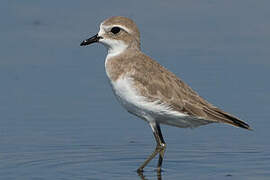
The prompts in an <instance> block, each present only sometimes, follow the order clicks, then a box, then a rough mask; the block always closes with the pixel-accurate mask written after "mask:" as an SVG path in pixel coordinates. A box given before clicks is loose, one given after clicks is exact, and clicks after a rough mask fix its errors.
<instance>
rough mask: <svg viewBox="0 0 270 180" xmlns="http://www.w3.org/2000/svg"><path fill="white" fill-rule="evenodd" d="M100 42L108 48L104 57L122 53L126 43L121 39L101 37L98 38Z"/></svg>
mask: <svg viewBox="0 0 270 180" xmlns="http://www.w3.org/2000/svg"><path fill="white" fill-rule="evenodd" d="M100 42H101V43H102V44H104V45H105V46H106V47H107V49H108V54H107V57H106V59H108V58H111V57H114V56H118V55H119V54H121V53H123V52H124V51H125V50H126V49H127V47H128V45H126V44H125V43H124V42H123V41H121V40H114V39H102V40H100Z"/></svg>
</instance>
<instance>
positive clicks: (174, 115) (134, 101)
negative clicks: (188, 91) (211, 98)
mask: <svg viewBox="0 0 270 180" xmlns="http://www.w3.org/2000/svg"><path fill="white" fill-rule="evenodd" d="M111 84H112V88H113V90H114V93H115V95H116V97H117V99H118V100H119V102H120V103H121V104H122V106H123V107H125V109H127V111H128V112H130V113H132V114H134V115H136V116H139V117H141V118H142V119H144V120H146V121H149V122H151V121H157V122H159V123H162V124H167V125H172V126H177V127H183V128H186V127H196V126H200V125H204V124H208V123H209V121H205V120H203V119H198V118H197V119H194V118H193V117H190V116H188V115H186V114H184V113H181V112H178V111H174V110H172V109H171V108H170V106H169V105H168V104H164V103H162V102H161V101H154V102H153V101H149V99H147V97H144V96H141V95H140V93H139V92H138V91H139V90H138V89H136V87H135V86H134V85H133V80H132V78H130V77H127V76H122V77H120V78H119V79H118V80H117V81H115V82H112V81H111Z"/></svg>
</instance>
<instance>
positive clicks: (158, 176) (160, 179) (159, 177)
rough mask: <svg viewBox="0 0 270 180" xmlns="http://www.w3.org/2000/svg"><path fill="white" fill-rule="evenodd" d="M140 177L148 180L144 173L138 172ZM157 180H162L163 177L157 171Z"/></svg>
mask: <svg viewBox="0 0 270 180" xmlns="http://www.w3.org/2000/svg"><path fill="white" fill-rule="evenodd" d="M138 176H140V178H141V180H148V179H147V177H145V175H144V174H143V172H138ZM157 180H162V175H161V172H160V171H157Z"/></svg>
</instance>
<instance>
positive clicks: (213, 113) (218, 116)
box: [205, 108, 252, 130]
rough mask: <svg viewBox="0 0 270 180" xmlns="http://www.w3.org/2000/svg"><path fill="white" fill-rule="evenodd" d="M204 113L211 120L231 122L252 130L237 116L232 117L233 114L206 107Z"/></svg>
mask: <svg viewBox="0 0 270 180" xmlns="http://www.w3.org/2000/svg"><path fill="white" fill-rule="evenodd" d="M205 113H206V114H207V115H208V116H209V118H211V119H212V120H215V121H218V122H224V123H227V124H231V125H233V126H236V127H241V128H244V129H248V130H252V129H251V128H250V126H249V125H248V124H247V123H245V122H244V121H241V120H240V119H238V118H237V117H234V116H233V115H231V114H229V113H226V112H224V111H222V110H220V109H218V108H211V109H210V108H206V109H205Z"/></svg>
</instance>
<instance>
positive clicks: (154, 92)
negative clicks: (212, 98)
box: [80, 16, 251, 172]
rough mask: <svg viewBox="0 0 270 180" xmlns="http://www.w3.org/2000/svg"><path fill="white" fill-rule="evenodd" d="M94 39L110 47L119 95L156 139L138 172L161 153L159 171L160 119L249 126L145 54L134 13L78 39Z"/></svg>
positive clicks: (109, 66)
mask: <svg viewBox="0 0 270 180" xmlns="http://www.w3.org/2000/svg"><path fill="white" fill-rule="evenodd" d="M96 42H98V43H101V44H103V45H105V47H107V49H108V54H107V57H106V60H105V67H106V73H107V76H108V78H109V80H110V83H111V86H112V89H113V92H114V94H115V96H116V97H117V99H118V101H119V102H120V103H121V105H122V106H123V107H124V108H126V110H127V111H128V112H130V113H131V114H134V115H136V116H138V117H140V118H141V119H143V120H145V121H146V122H147V123H148V124H149V125H150V126H151V128H152V131H153V134H154V137H155V139H156V142H157V146H156V148H155V150H154V152H153V153H152V154H151V155H150V156H149V157H148V158H147V159H146V160H145V162H144V163H143V164H142V165H141V166H140V167H139V168H138V170H137V171H138V172H142V171H143V168H144V167H145V166H146V165H147V164H148V163H149V162H150V161H151V160H152V159H153V158H154V157H155V156H156V155H157V154H159V160H158V165H157V170H158V171H159V172H160V171H161V165H162V161H163V158H164V153H165V149H166V144H165V141H164V139H163V137H162V133H161V130H160V124H166V125H171V126H176V127H180V128H194V127H198V126H201V125H206V124H209V123H226V124H230V125H233V126H236V127H241V128H245V129H251V128H250V127H249V125H248V124H247V123H245V122H243V121H241V120H240V119H238V118H237V117H235V116H233V115H231V114H229V113H227V112H224V111H223V110H221V109H219V108H217V107H215V106H213V105H212V104H210V103H208V102H207V101H206V100H204V99H203V98H202V97H200V96H199V95H198V94H197V93H196V92H195V91H194V90H192V89H191V88H190V87H189V86H188V85H187V84H186V83H184V82H183V81H182V80H181V79H179V78H178V77H177V76H176V75H174V74H173V73H172V72H170V71H168V70H167V69H166V68H164V67H163V66H161V65H160V64H159V63H157V62H156V61H155V60H153V59H152V58H150V57H149V56H147V55H145V54H144V53H143V52H142V51H141V48H140V33H139V29H138V28H137V26H136V24H135V23H134V22H133V21H132V20H131V19H129V18H126V17H122V16H115V17H111V18H108V19H106V20H105V21H103V22H102V23H101V24H100V29H99V32H98V34H96V35H95V36H93V37H91V38H89V39H86V40H84V41H83V42H82V43H81V44H80V45H81V46H86V45H89V44H92V43H96Z"/></svg>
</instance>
